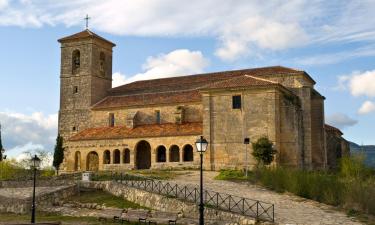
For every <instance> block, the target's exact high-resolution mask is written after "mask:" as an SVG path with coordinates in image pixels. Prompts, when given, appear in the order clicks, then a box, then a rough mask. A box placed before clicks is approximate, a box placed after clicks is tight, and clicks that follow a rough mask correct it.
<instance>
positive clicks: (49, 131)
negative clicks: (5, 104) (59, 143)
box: [0, 112, 58, 157]
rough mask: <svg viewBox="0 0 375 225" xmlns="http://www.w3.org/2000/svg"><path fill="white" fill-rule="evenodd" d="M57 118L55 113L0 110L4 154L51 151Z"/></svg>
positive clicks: (14, 154)
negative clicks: (27, 113)
mask: <svg viewBox="0 0 375 225" xmlns="http://www.w3.org/2000/svg"><path fill="white" fill-rule="evenodd" d="M57 120H58V119H57V114H52V115H44V114H43V113H40V112H35V113H32V114H31V115H26V114H21V113H12V112H0V123H1V128H2V130H1V131H2V141H3V145H4V148H5V149H6V151H7V153H6V154H8V155H10V156H13V157H15V156H17V155H18V154H21V153H22V152H24V151H35V150H45V151H53V146H54V144H55V139H56V135H57Z"/></svg>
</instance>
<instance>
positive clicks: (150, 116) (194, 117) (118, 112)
mask: <svg viewBox="0 0 375 225" xmlns="http://www.w3.org/2000/svg"><path fill="white" fill-rule="evenodd" d="M178 106H183V108H184V120H183V122H202V104H201V103H199V102H197V103H193V104H192V103H189V104H183V103H182V104H171V105H160V106H141V107H126V108H125V107H124V108H121V109H107V110H95V111H92V117H91V124H92V126H93V127H103V126H108V124H109V113H114V115H115V126H125V125H126V118H127V115H129V114H131V113H134V112H137V115H136V118H135V125H143V124H155V123H156V111H157V110H158V111H160V119H161V123H175V122H176V119H175V117H176V111H177V109H176V108H177V107H178Z"/></svg>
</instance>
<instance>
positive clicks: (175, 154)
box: [169, 145, 180, 162]
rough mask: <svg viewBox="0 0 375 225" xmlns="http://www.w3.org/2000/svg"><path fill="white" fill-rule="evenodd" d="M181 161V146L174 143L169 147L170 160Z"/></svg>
mask: <svg viewBox="0 0 375 225" xmlns="http://www.w3.org/2000/svg"><path fill="white" fill-rule="evenodd" d="M179 161H180V148H179V147H178V146H177V145H172V146H171V147H170V148H169V162H179Z"/></svg>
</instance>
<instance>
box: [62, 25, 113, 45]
mask: <svg viewBox="0 0 375 225" xmlns="http://www.w3.org/2000/svg"><path fill="white" fill-rule="evenodd" d="M80 38H97V39H100V40H102V41H105V42H107V43H109V44H111V45H112V46H116V45H115V44H114V43H112V42H110V41H108V40H107V39H105V38H102V37H100V36H99V35H97V34H95V33H94V32H92V31H90V30H89V29H86V30H84V31H81V32H79V33H76V34H73V35H70V36H67V37H63V38H60V39H59V40H57V41H58V42H65V41H70V40H75V39H80Z"/></svg>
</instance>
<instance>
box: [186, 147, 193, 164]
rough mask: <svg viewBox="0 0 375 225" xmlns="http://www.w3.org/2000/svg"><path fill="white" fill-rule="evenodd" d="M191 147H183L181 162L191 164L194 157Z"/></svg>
mask: <svg viewBox="0 0 375 225" xmlns="http://www.w3.org/2000/svg"><path fill="white" fill-rule="evenodd" d="M193 151H194V149H193V146H191V145H185V146H184V149H183V160H184V162H191V161H193V160H194V155H193Z"/></svg>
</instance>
